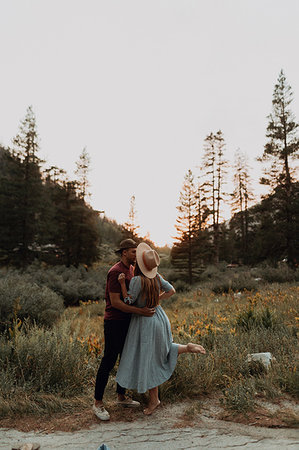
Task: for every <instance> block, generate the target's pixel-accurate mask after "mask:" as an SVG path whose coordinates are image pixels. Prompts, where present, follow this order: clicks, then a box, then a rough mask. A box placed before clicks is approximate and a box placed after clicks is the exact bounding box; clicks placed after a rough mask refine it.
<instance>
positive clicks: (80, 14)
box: [0, 0, 299, 244]
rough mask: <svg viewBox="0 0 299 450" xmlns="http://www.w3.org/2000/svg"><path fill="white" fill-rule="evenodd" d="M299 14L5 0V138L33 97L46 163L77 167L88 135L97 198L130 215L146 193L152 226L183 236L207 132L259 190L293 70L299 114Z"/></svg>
mask: <svg viewBox="0 0 299 450" xmlns="http://www.w3.org/2000/svg"><path fill="white" fill-rule="evenodd" d="M298 23H299V1H298V0H283V1H282V0H105V1H101V0H84V1H83V0H81V1H79V0H59V1H58V0H0V50H1V52H0V55H1V75H0V79H1V83H0V94H1V95H0V143H2V144H3V145H10V144H11V139H12V137H13V136H14V135H15V134H16V133H17V131H18V127H19V123H20V120H21V119H22V118H24V116H25V113H26V109H27V107H28V106H29V105H32V106H33V109H34V112H35V114H36V118H37V126H38V132H39V136H40V146H41V150H40V157H42V158H44V159H46V161H47V166H50V165H57V166H58V167H60V168H63V169H65V170H66V171H67V172H68V174H69V176H70V177H71V178H72V177H73V171H74V169H75V161H76V160H78V157H79V155H80V153H81V151H82V149H83V148H84V147H86V148H87V152H88V153H89V155H90V157H91V169H92V170H91V173H90V182H91V188H90V190H91V194H92V195H91V199H90V203H91V205H92V206H93V207H94V208H96V209H99V210H105V214H106V216H107V217H109V218H112V219H115V220H116V221H117V222H119V223H123V222H125V221H126V220H127V218H128V213H129V206H130V198H131V196H132V195H135V197H136V208H137V213H138V215H137V219H138V223H139V225H140V226H141V231H142V233H144V234H145V233H146V232H149V233H150V235H151V238H152V239H153V240H154V241H155V242H157V243H158V244H164V243H166V242H167V243H169V244H171V243H172V239H171V236H174V235H175V229H174V223H175V220H176V217H177V210H176V206H177V205H178V199H179V192H180V189H181V186H182V183H183V179H184V175H185V173H186V172H187V170H188V169H191V170H193V171H194V172H195V173H196V172H197V170H198V169H197V168H198V166H200V164H201V159H202V153H203V142H204V139H205V137H206V136H207V135H208V134H209V133H211V132H217V131H218V130H219V129H221V130H222V132H223V134H224V138H225V141H226V157H227V159H229V160H230V162H231V163H232V161H233V155H234V152H235V151H236V149H237V148H240V149H241V151H242V152H244V153H246V154H247V155H248V158H249V162H250V164H251V166H252V167H253V171H252V177H253V179H254V190H255V192H256V193H258V192H260V188H259V185H258V178H259V175H260V167H259V166H260V164H258V163H257V162H255V158H256V157H257V156H261V154H262V152H263V146H264V144H265V142H266V138H265V132H266V126H267V115H268V114H269V113H270V112H271V106H272V105H271V102H272V95H273V89H274V84H275V83H276V80H277V77H278V75H279V72H280V70H281V69H283V70H284V72H285V74H286V77H287V81H288V82H289V83H290V85H291V86H292V89H293V92H294V96H295V100H294V102H293V104H292V110H293V112H294V113H295V116H296V118H297V120H299V59H298V44H299V26H298ZM232 175H233V173H232V170H230V172H229V177H230V178H232Z"/></svg>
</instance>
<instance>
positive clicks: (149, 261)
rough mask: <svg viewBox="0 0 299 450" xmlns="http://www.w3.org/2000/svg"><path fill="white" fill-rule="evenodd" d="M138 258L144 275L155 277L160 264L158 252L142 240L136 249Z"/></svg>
mask: <svg viewBox="0 0 299 450" xmlns="http://www.w3.org/2000/svg"><path fill="white" fill-rule="evenodd" d="M136 259H137V263H138V266H139V267H140V270H141V272H142V273H143V275H145V276H146V277H148V278H155V276H156V275H157V271H158V265H159V264H160V258H159V255H158V253H157V252H156V251H155V250H153V249H152V248H151V247H150V246H149V245H147V244H146V243H145V242H141V243H140V244H139V245H138V247H137V249H136Z"/></svg>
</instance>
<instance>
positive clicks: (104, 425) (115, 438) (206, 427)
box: [0, 397, 299, 450]
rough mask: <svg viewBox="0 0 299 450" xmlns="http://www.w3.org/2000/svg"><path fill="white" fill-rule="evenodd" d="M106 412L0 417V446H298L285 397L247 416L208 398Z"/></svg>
mask: <svg viewBox="0 0 299 450" xmlns="http://www.w3.org/2000/svg"><path fill="white" fill-rule="evenodd" d="M109 411H110V413H111V420H110V421H109V422H101V421H100V420H98V419H97V418H96V417H94V415H93V413H92V411H91V410H90V408H89V409H84V410H82V411H80V412H77V413H74V414H69V415H66V414H53V415H52V416H50V417H42V418H36V417H35V418H34V417H26V418H24V417H23V418H19V419H15V420H11V419H10V420H8V419H6V420H2V421H0V450H12V449H25V448H26V449H32V448H36V449H37V448H40V449H41V450H57V449H63V450H98V449H99V448H100V446H101V445H102V444H103V443H105V444H106V445H107V446H108V448H109V449H110V450H115V449H124V448H126V449H129V450H157V448H159V449H163V450H173V449H178V450H179V449H180V450H182V449H184V450H187V449H194V448H196V449H197V448H209V449H217V448H219V449H223V448H225V449H235V448H236V447H240V446H241V447H245V448H246V449H254V450H256V449H262V450H273V449H277V450H278V449H279V450H282V449H288V450H293V449H294V450H295V449H296V450H297V448H299V432H298V430H296V429H295V427H296V426H298V405H296V404H295V403H294V402H292V401H290V400H286V399H281V400H279V401H277V402H276V403H271V404H270V403H263V402H260V405H259V407H258V408H257V409H256V411H255V412H253V413H250V414H248V415H247V416H241V415H239V416H234V415H232V414H228V413H227V412H225V410H224V409H222V407H221V406H219V401H217V398H213V397H209V398H205V399H201V400H200V401H194V400H192V401H184V402H181V403H177V404H167V405H162V407H160V408H158V409H157V411H156V412H155V413H154V414H153V415H152V416H144V415H143V413H142V408H141V407H140V409H134V410H132V409H123V408H121V409H120V408H119V407H117V406H116V405H115V404H112V403H111V404H110V405H109ZM290 427H292V428H290ZM33 444H35V445H34V446H33Z"/></svg>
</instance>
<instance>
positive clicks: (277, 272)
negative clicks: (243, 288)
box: [253, 264, 299, 283]
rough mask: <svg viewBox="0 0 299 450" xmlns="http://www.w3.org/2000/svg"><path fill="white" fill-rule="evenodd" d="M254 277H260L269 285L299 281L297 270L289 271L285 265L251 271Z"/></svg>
mask: <svg viewBox="0 0 299 450" xmlns="http://www.w3.org/2000/svg"><path fill="white" fill-rule="evenodd" d="M253 272H254V274H255V275H256V276H258V277H261V278H262V279H263V280H264V281H267V282H269V283H288V282H295V281H299V270H298V269H297V270H293V269H291V268H290V267H289V266H288V265H287V264H281V265H280V266H279V267H270V266H265V267H260V268H255V269H253Z"/></svg>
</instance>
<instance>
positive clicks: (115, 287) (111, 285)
mask: <svg viewBox="0 0 299 450" xmlns="http://www.w3.org/2000/svg"><path fill="white" fill-rule="evenodd" d="M133 271H134V268H133V266H130V267H127V266H126V265H125V264H124V263H123V262H122V261H119V262H118V263H116V264H114V266H112V267H111V269H110V270H109V272H108V275H107V282H106V291H105V300H106V308H105V314H104V319H105V320H130V317H131V314H130V313H125V312H123V311H120V310H119V309H116V308H113V306H112V305H111V301H110V293H115V294H120V298H121V300H123V299H124V298H123V296H122V293H121V287H120V283H119V281H118V275H119V274H120V273H124V274H125V276H126V279H125V281H126V286H127V290H128V289H129V284H130V281H131V279H132V278H133Z"/></svg>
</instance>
